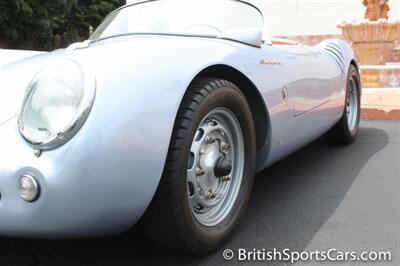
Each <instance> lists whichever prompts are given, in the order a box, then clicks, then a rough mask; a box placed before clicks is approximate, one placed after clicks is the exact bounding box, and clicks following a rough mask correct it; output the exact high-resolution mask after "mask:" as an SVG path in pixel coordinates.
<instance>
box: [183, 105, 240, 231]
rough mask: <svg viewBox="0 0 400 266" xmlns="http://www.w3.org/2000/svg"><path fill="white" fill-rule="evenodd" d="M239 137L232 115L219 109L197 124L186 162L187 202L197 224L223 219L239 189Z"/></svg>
mask: <svg viewBox="0 0 400 266" xmlns="http://www.w3.org/2000/svg"><path fill="white" fill-rule="evenodd" d="M243 146H244V145H243V136H242V132H241V129H240V125H239V123H238V121H237V119H236V117H234V116H233V114H232V113H231V112H230V111H228V110H226V109H223V108H219V109H216V110H214V111H213V112H211V113H210V114H209V115H208V116H206V118H205V119H204V120H203V122H202V123H200V126H199V128H198V130H197V133H196V135H195V137H194V140H193V143H192V147H191V151H190V158H189V160H188V161H189V162H188V175H187V183H188V198H189V202H190V204H191V207H192V211H193V214H194V215H195V217H196V218H197V220H198V221H199V222H200V223H202V224H204V225H209V226H212V225H214V224H215V223H217V222H218V221H220V220H221V219H222V218H223V217H225V216H226V215H227V214H228V213H229V210H230V208H231V207H232V205H233V203H234V200H235V198H236V196H237V193H238V188H239V187H240V183H241V178H242V173H243V157H244V156H243V154H242V153H243V150H244V147H243Z"/></svg>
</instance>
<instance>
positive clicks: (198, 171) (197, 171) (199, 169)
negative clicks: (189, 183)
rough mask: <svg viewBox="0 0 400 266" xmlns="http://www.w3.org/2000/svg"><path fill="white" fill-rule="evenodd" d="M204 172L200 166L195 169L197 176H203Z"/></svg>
mask: <svg viewBox="0 0 400 266" xmlns="http://www.w3.org/2000/svg"><path fill="white" fill-rule="evenodd" d="M204 174H205V172H204V170H203V169H201V168H197V169H196V175H197V176H203V175H204Z"/></svg>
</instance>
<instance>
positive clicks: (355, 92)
mask: <svg viewBox="0 0 400 266" xmlns="http://www.w3.org/2000/svg"><path fill="white" fill-rule="evenodd" d="M360 113H361V86H360V77H359V74H358V71H357V69H356V68H355V67H354V66H353V65H350V68H349V73H348V76H347V87H346V102H345V108H344V111H343V115H342V118H341V119H340V120H339V122H338V123H337V124H336V125H335V126H334V127H333V128H332V129H331V130H330V131H328V133H327V134H326V138H327V140H328V141H329V142H332V143H341V144H349V143H352V142H353V141H354V139H355V138H356V136H357V133H358V130H359V124H360Z"/></svg>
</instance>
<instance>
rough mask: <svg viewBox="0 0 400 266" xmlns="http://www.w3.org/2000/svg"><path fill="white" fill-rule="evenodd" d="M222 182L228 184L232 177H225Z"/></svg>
mask: <svg viewBox="0 0 400 266" xmlns="http://www.w3.org/2000/svg"><path fill="white" fill-rule="evenodd" d="M222 181H223V182H227V181H231V177H230V176H228V175H227V176H224V177H223V178H222Z"/></svg>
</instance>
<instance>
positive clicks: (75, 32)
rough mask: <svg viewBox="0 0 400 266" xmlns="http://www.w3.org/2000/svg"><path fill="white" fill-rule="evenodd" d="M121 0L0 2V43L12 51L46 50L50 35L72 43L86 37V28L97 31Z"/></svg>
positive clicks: (49, 46)
mask: <svg viewBox="0 0 400 266" xmlns="http://www.w3.org/2000/svg"><path fill="white" fill-rule="evenodd" d="M124 3H125V1H123V0H108V1H96V0H53V1H43V0H1V1H0V40H2V39H3V40H7V41H8V42H11V43H12V44H13V47H15V48H21V49H37V50H50V49H53V48H54V34H55V33H58V34H63V35H65V36H68V39H69V40H70V41H71V42H73V41H76V40H78V37H79V36H81V37H87V35H88V31H89V26H93V27H97V26H98V24H99V23H100V22H101V20H102V19H103V17H104V16H105V15H106V14H108V13H109V12H111V11H112V10H113V9H115V8H117V7H119V6H121V5H123V4H124Z"/></svg>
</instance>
